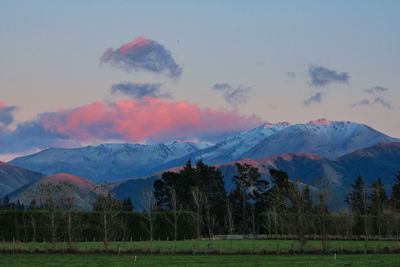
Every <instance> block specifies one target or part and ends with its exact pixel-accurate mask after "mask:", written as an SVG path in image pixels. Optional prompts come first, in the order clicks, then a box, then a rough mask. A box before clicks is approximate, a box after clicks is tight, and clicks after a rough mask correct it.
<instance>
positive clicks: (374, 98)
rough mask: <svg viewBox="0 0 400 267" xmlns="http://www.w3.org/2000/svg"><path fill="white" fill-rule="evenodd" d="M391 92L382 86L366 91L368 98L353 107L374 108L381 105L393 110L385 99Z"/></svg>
mask: <svg viewBox="0 0 400 267" xmlns="http://www.w3.org/2000/svg"><path fill="white" fill-rule="evenodd" d="M388 91H389V89H388V88H385V87H382V86H375V87H372V88H369V89H366V90H364V93H365V94H367V95H368V96H367V97H365V98H363V99H362V100H361V101H359V102H357V103H354V104H353V105H352V107H356V106H373V105H381V106H383V107H385V108H388V109H391V108H392V105H391V104H390V102H389V101H387V100H386V99H385V94H386V93H387V92H388Z"/></svg>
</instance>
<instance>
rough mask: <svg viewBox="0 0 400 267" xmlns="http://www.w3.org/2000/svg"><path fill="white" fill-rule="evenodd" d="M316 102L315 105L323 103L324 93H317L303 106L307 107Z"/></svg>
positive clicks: (305, 101) (304, 102)
mask: <svg viewBox="0 0 400 267" xmlns="http://www.w3.org/2000/svg"><path fill="white" fill-rule="evenodd" d="M314 102H315V103H320V102H322V92H317V93H315V94H314V95H312V96H310V97H309V98H307V99H306V100H304V101H303V104H304V105H305V106H309V105H311V104H312V103H314Z"/></svg>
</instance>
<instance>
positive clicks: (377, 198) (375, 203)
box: [369, 177, 389, 215]
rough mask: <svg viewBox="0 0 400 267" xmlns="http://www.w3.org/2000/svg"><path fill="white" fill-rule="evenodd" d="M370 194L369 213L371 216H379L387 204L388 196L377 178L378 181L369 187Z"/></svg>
mask: <svg viewBox="0 0 400 267" xmlns="http://www.w3.org/2000/svg"><path fill="white" fill-rule="evenodd" d="M371 189H372V193H371V195H370V196H369V200H370V207H369V208H370V211H371V213H372V214H373V215H381V214H382V213H383V210H384V208H385V207H386V205H387V203H388V200H389V198H388V196H387V194H386V192H385V188H384V187H383V184H382V180H381V178H380V177H379V178H378V180H377V181H376V182H374V183H372V185H371Z"/></svg>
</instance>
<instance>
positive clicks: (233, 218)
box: [0, 160, 400, 250]
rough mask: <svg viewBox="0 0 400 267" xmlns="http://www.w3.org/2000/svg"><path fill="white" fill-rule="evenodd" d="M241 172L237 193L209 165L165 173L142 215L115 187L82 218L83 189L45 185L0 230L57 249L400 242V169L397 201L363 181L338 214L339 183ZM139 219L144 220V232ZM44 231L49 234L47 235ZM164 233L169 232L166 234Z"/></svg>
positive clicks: (103, 190) (4, 204) (1, 219)
mask: <svg viewBox="0 0 400 267" xmlns="http://www.w3.org/2000/svg"><path fill="white" fill-rule="evenodd" d="M235 168H236V172H237V175H235V176H234V177H233V178H232V181H233V183H234V187H233V189H232V190H230V192H227V190H226V187H225V183H224V177H223V175H222V173H221V171H220V170H219V169H218V168H216V167H214V166H208V165H207V164H204V162H203V161H201V160H200V161H198V162H197V163H196V165H195V166H192V163H191V161H190V160H189V161H188V162H187V163H186V164H185V166H184V167H183V169H182V170H180V171H179V172H169V171H167V172H164V173H163V174H162V176H161V178H160V179H158V180H156V181H155V182H154V184H153V185H151V186H149V187H148V188H147V189H146V190H144V191H143V192H142V196H141V203H142V206H141V207H140V208H141V209H142V211H141V212H133V205H132V202H131V200H130V199H129V198H128V199H122V200H121V199H117V198H116V197H115V196H113V195H112V193H111V192H110V190H109V188H108V186H107V185H99V186H97V187H96V188H95V192H96V194H95V195H94V197H93V200H92V201H91V202H92V203H93V206H92V210H93V211H92V212H78V211H77V210H76V204H77V195H76V192H77V188H74V186H72V185H71V184H69V183H58V184H50V183H49V184H41V185H39V186H38V187H37V188H35V189H34V190H29V191H27V192H25V198H26V199H25V201H24V203H29V204H27V205H25V206H24V204H22V203H21V202H20V201H18V202H17V203H16V204H14V203H11V202H10V200H9V197H8V196H6V197H5V198H4V199H3V201H1V203H0V209H1V210H3V211H2V212H0V225H3V226H4V225H8V224H11V225H8V226H7V227H8V228H7V227H1V228H0V237H1V236H3V238H4V237H6V236H7V238H9V237H10V234H9V233H10V232H13V233H17V232H18V233H19V234H18V236H25V238H24V240H28V239H29V240H31V241H35V240H40V239H42V238H43V236H46V238H48V240H51V242H52V247H53V248H55V243H56V241H57V240H61V238H60V237H61V236H62V237H63V238H64V239H66V241H68V242H69V243H72V242H73V241H74V240H82V238H83V237H85V239H87V238H89V239H90V238H91V237H92V236H95V237H96V240H100V239H101V240H102V241H103V242H104V246H105V247H107V246H108V242H109V240H116V239H117V240H120V239H126V238H127V237H128V236H129V235H130V236H131V237H132V236H135V237H136V238H137V237H138V236H140V238H142V237H143V238H146V239H148V240H150V241H151V242H152V241H153V240H154V239H157V238H167V239H173V240H175V241H176V240H179V239H182V238H193V237H195V238H197V239H198V240H200V239H201V238H203V237H207V238H213V237H214V236H215V235H218V234H219V235H221V234H222V235H230V236H232V235H237V234H241V235H248V236H250V237H252V238H253V239H255V237H256V235H259V234H264V235H266V236H267V237H268V238H276V239H280V238H282V237H283V236H284V235H290V236H292V237H295V238H297V239H298V240H299V242H300V245H301V246H300V247H301V250H303V249H304V246H305V244H306V242H307V239H309V238H311V236H314V238H318V239H320V240H321V242H322V245H323V248H324V249H326V242H327V240H328V239H329V238H331V237H332V236H336V237H339V238H354V236H359V237H361V236H362V237H363V238H365V239H366V242H368V240H369V239H370V238H373V237H375V236H378V238H383V237H386V238H387V237H392V236H396V237H399V225H400V171H399V172H398V173H397V174H396V175H395V181H394V185H393V187H392V191H391V195H390V196H389V195H387V193H386V191H385V190H384V186H383V184H382V181H381V179H380V178H378V179H377V181H375V182H374V183H372V184H371V185H370V186H367V185H366V183H365V181H364V180H363V178H362V177H358V178H356V180H355V181H354V184H352V185H351V188H350V190H349V191H348V192H347V194H346V195H347V196H346V200H345V203H346V204H347V206H348V209H346V210H343V211H335V210H333V209H332V208H331V205H330V204H331V203H332V202H335V199H334V198H335V185H334V184H333V183H331V182H330V181H329V180H328V179H326V178H318V179H316V180H315V181H313V183H311V184H309V185H308V184H304V183H302V181H301V180H300V179H297V180H290V179H289V176H288V175H287V174H286V173H285V172H283V171H280V170H275V169H271V170H270V171H269V172H270V177H271V180H270V181H268V180H266V179H265V178H262V175H261V174H260V172H259V170H258V168H256V167H254V166H252V165H250V164H247V163H245V164H240V163H236V164H235ZM5 210H8V211H10V210H14V212H11V211H10V212H6V211H5ZM10 214H11V215H10ZM12 214H13V215H12ZM88 214H92V215H88ZM127 214H136V215H127ZM10 216H11V217H10ZM80 218H81V219H80ZM139 218H140V219H139ZM13 220H17V221H19V222H20V220H23V225H24V227H22V228H21V227H20V228H18V225H16V221H13ZM132 220H137V221H140V225H141V227H138V226H137V224H135V223H133V222H132ZM11 221H13V222H11ZM44 222H46V223H44ZM43 225H46V227H47V228H46V229H48V230H47V234H45V235H43V233H44V232H43ZM88 225H90V226H92V227H91V228H92V229H96V234H88V233H87V232H85V231H83V232H82V231H77V230H76V228H84V229H86V227H87V226H88ZM10 227H11V228H12V229H14V230H12V231H11V230H10V229H11V228H10ZM163 227H164V228H163ZM165 227H167V228H168V230H165V229H167V228H165ZM16 228H18V229H19V230H18V229H17V230H16ZM28 228H29V230H27V229H28ZM39 228H40V229H42V230H40V231H39V230H38V229H39ZM89 228H90V227H89ZM5 229H9V230H5ZM60 229H62V230H60ZM160 229H164V231H161V232H164V233H165V232H168V233H169V234H168V235H167V236H165V235H160ZM135 230H136V232H135ZM5 231H7V232H5ZM21 231H23V232H24V233H23V234H22V232H21ZM60 231H61V232H60ZM28 232H29V234H27V233H28ZM39 232H40V233H41V234H38V233H39ZM89 232H90V231H89ZM133 232H135V234H133ZM144 232H146V234H145V233H144ZM60 233H62V234H60ZM183 233H184V234H183ZM28 237H29V238H28ZM151 244H152V243H151ZM175 244H176V243H175ZM151 247H152V245H151Z"/></svg>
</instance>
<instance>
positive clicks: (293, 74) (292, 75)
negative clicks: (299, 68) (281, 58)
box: [286, 71, 296, 79]
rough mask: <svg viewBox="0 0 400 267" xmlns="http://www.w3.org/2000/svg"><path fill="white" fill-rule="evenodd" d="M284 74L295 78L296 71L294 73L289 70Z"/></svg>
mask: <svg viewBox="0 0 400 267" xmlns="http://www.w3.org/2000/svg"><path fill="white" fill-rule="evenodd" d="M286 75H287V76H288V77H290V78H293V79H294V78H296V73H294V72H293V71H289V72H288V73H286Z"/></svg>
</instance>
